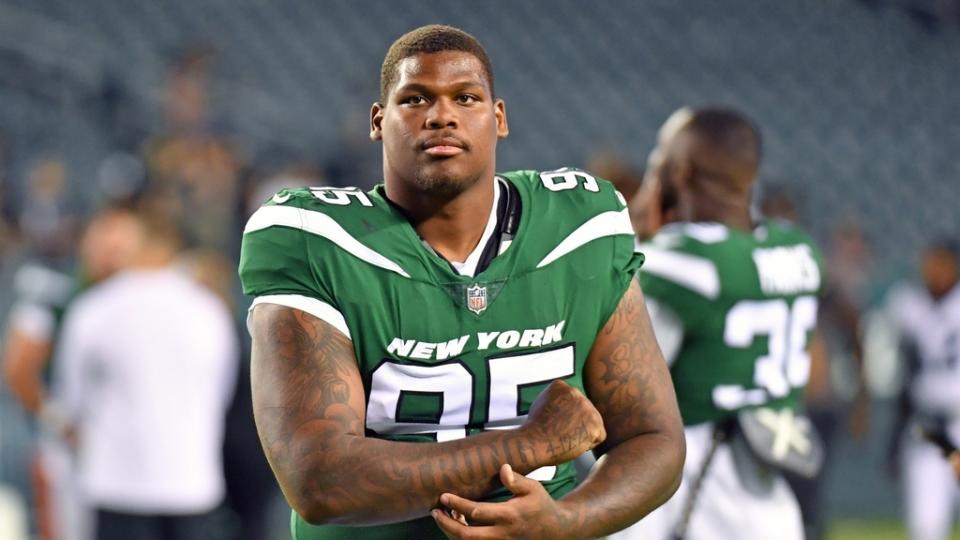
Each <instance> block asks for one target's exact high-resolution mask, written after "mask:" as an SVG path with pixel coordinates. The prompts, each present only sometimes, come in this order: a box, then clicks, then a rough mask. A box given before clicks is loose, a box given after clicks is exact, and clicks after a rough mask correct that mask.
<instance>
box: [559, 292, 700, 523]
mask: <svg viewBox="0 0 960 540" xmlns="http://www.w3.org/2000/svg"><path fill="white" fill-rule="evenodd" d="M584 383H585V386H586V389H587V393H588V395H589V396H590V399H591V400H592V401H593V403H594V405H596V407H597V410H599V411H600V413H601V414H602V415H603V419H604V426H605V427H606V430H607V440H606V441H605V442H604V443H603V444H602V445H601V446H600V447H599V448H598V450H599V452H600V453H603V454H604V455H603V457H602V458H601V459H600V460H599V461H598V463H597V465H596V466H595V467H594V469H593V471H592V473H591V476H590V477H589V478H588V480H587V481H586V482H584V483H583V484H581V485H580V487H578V488H577V489H576V490H575V491H573V492H571V493H570V494H569V495H568V496H567V497H565V498H564V499H563V501H562V502H563V503H564V506H565V507H567V508H568V509H569V510H570V514H571V515H572V516H573V520H574V522H575V523H577V525H576V526H577V527H578V530H582V531H584V533H585V535H586V536H590V537H593V536H603V535H606V534H609V533H611V532H614V531H617V530H620V529H622V528H623V527H625V526H627V525H629V524H630V523H632V522H634V521H636V520H638V519H640V518H641V517H642V516H644V515H645V514H647V513H648V512H650V511H651V510H652V509H654V508H656V507H657V506H659V505H660V504H662V503H663V502H664V501H665V500H666V499H668V498H669V497H670V495H672V494H673V492H674V491H676V488H677V486H678V485H679V481H680V473H681V470H682V468H683V460H684V453H685V446H684V439H683V426H682V424H681V422H680V414H679V411H678V409H677V402H676V396H675V394H674V391H673V384H672V382H671V380H670V373H669V371H668V369H667V367H666V363H665V362H664V360H663V357H662V355H661V354H660V349H659V347H658V346H657V342H656V339H655V338H654V335H653V330H652V328H651V326H650V321H649V318H648V316H647V311H646V306H645V305H644V302H643V294H642V293H641V291H640V286H639V285H638V284H637V283H636V282H633V283H632V284H631V285H630V288H629V289H628V290H627V292H626V293H625V294H624V297H623V299H622V300H621V301H620V305H619V306H618V307H617V310H616V312H615V313H614V315H613V316H612V317H611V318H610V320H609V321H607V324H606V325H605V326H604V328H603V330H602V331H601V333H600V335H598V336H597V340H596V342H595V343H594V347H593V349H592V350H591V352H590V356H589V358H588V360H587V365H586V368H585V372H584Z"/></svg>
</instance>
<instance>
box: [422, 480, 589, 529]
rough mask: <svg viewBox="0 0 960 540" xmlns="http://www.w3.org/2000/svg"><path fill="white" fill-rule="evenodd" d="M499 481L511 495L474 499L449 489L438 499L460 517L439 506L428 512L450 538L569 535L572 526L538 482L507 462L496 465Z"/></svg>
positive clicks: (564, 513)
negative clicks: (488, 500) (481, 500)
mask: <svg viewBox="0 0 960 540" xmlns="http://www.w3.org/2000/svg"><path fill="white" fill-rule="evenodd" d="M500 481H501V482H502V483H503V485H504V487H506V488H507V489H509V490H510V492H511V493H513V495H514V496H513V498H512V499H510V500H508V501H504V502H500V503H478V502H475V501H471V500H469V499H464V498H463V497H458V496H456V495H454V494H452V493H444V494H443V495H441V496H440V503H441V504H443V505H444V506H445V507H446V508H449V509H450V510H452V511H453V512H455V513H456V514H459V515H460V516H461V517H462V519H460V520H458V519H454V518H453V517H451V516H449V515H447V513H446V512H445V511H444V510H442V509H435V510H433V512H432V515H433V519H434V520H435V521H436V522H437V526H439V527H440V530H442V531H443V533H444V534H446V535H447V537H448V538H453V539H463V540H467V539H485V538H537V539H539V538H551V539H563V538H572V537H573V535H575V534H576V532H577V531H576V529H575V528H574V527H572V523H571V517H570V516H568V515H567V514H566V512H565V510H564V508H563V506H562V503H559V502H557V501H554V500H553V498H551V497H550V494H549V493H547V490H545V489H544V488H543V486H542V485H541V484H540V482H537V481H536V480H531V479H530V478H527V477H525V476H523V475H522V474H516V473H514V472H513V468H511V467H510V465H504V466H503V467H501V468H500Z"/></svg>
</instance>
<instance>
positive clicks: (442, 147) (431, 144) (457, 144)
mask: <svg viewBox="0 0 960 540" xmlns="http://www.w3.org/2000/svg"><path fill="white" fill-rule="evenodd" d="M421 146H422V147H423V151H424V153H426V154H428V155H431V156H454V155H457V154H459V153H461V152H463V151H465V150H466V148H467V145H466V144H465V143H464V142H463V141H461V140H460V139H458V138H456V137H435V138H433V139H427V140H426V141H425V142H424V143H423V144H422V145H421Z"/></svg>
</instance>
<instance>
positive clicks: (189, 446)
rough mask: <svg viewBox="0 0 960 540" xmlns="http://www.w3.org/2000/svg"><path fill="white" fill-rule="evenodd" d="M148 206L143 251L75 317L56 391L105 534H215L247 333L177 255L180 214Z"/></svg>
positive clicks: (100, 533) (142, 216)
mask: <svg viewBox="0 0 960 540" xmlns="http://www.w3.org/2000/svg"><path fill="white" fill-rule="evenodd" d="M137 217H138V220H137V221H138V224H139V226H140V227H141V229H142V232H143V242H142V243H141V244H140V246H139V249H138V250H137V254H136V256H135V258H134V261H133V263H132V264H131V265H130V266H129V268H128V269H126V270H124V271H122V272H119V273H117V274H116V275H114V276H112V277H111V278H109V279H107V280H105V281H104V282H102V283H100V284H99V285H97V286H96V287H93V288H92V289H90V290H89V291H87V292H85V293H84V294H83V295H81V296H79V297H78V298H77V299H76V300H75V302H74V303H73V305H72V307H71V309H70V311H69V313H68V314H67V315H66V317H65V320H64V323H63V332H62V336H61V339H60V340H59V343H58V347H57V353H56V364H55V373H54V383H53V384H54V397H55V399H56V401H57V404H58V407H59V410H60V411H61V412H62V414H64V415H65V418H66V420H67V421H68V423H69V425H70V429H69V430H68V433H69V434H70V436H69V438H70V439H72V440H74V441H75V444H76V451H77V463H78V465H77V466H78V473H79V482H80V486H81V488H82V490H83V492H84V494H85V495H86V497H87V498H88V500H89V502H90V504H91V505H93V506H94V507H95V508H96V526H95V531H96V532H95V538H97V539H103V540H108V539H121V538H124V539H126V538H136V539H138V540H152V539H158V540H160V539H177V540H192V539H194V538H206V537H208V536H209V534H210V532H211V531H210V529H211V525H212V524H211V519H210V518H211V514H212V513H213V511H214V510H215V509H216V508H217V507H218V506H219V505H220V504H221V502H222V500H223V497H224V479H223V468H222V454H221V445H222V440H223V426H224V415H225V410H226V408H227V405H228V403H229V400H230V397H231V392H232V389H233V386H234V382H235V374H236V369H237V358H238V354H239V345H238V343H237V337H236V334H235V331H234V326H233V320H232V318H231V315H230V312H229V309H228V308H227V306H226V305H224V303H223V302H222V301H221V299H220V298H218V297H217V296H216V295H215V294H214V293H213V292H211V291H209V290H208V289H207V288H206V287H203V286H202V285H200V284H198V283H197V282H196V280H194V279H193V278H192V277H191V276H189V275H188V274H187V273H186V272H185V271H184V270H183V269H182V268H180V267H178V266H177V265H175V264H174V262H175V259H176V256H177V254H178V252H179V248H180V237H179V234H178V231H177V229H176V226H175V225H174V224H173V223H171V222H170V220H168V219H165V218H164V216H162V215H159V214H158V213H156V212H152V211H149V210H144V211H141V212H138V213H137Z"/></svg>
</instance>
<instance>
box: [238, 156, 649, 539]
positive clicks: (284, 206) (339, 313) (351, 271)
mask: <svg viewBox="0 0 960 540" xmlns="http://www.w3.org/2000/svg"><path fill="white" fill-rule="evenodd" d="M499 177H500V178H501V179H503V180H504V181H506V182H509V183H511V184H513V185H514V186H515V187H516V191H517V193H518V194H519V197H520V206H521V213H520V222H519V227H518V229H517V231H516V234H515V235H514V237H513V239H512V242H511V243H510V245H509V247H507V248H506V249H505V250H503V247H501V253H500V254H499V255H498V256H497V257H495V258H494V259H493V261H492V262H491V263H490V265H489V266H488V267H487V268H486V269H484V270H483V271H482V272H480V273H479V274H477V275H476V276H474V277H469V276H463V275H460V274H459V273H457V272H455V271H454V270H453V269H452V268H451V266H450V264H449V263H448V262H447V261H445V260H443V259H442V258H441V257H439V256H438V255H437V254H435V253H434V252H433V251H432V250H430V249H429V248H428V247H426V246H425V245H424V244H423V242H422V240H421V239H420V238H419V237H418V236H417V234H416V232H415V231H414V229H413V228H412V227H411V225H410V223H409V222H408V221H407V220H406V219H405V218H404V217H403V216H402V215H401V214H400V213H399V212H398V210H397V209H396V208H395V207H394V206H392V204H391V203H390V202H389V201H388V200H387V199H386V197H385V195H384V190H383V187H382V186H378V187H376V188H374V189H372V190H371V191H368V192H363V191H360V190H357V189H353V188H345V189H340V188H311V189H299V190H284V191H281V192H280V193H278V194H277V195H275V196H274V197H273V199H272V200H270V201H269V202H267V203H266V204H265V205H264V206H263V207H261V208H260V209H259V210H258V211H257V212H256V213H255V214H254V215H253V216H252V217H251V218H250V220H249V222H248V224H247V226H246V229H245V231H244V238H243V244H242V253H241V262H240V277H241V280H242V282H243V288H244V292H245V293H246V294H248V295H251V296H255V297H260V298H265V297H270V296H276V295H280V296H287V297H299V298H300V299H301V300H302V301H303V302H305V304H304V305H310V306H313V309H315V310H316V311H315V312H320V313H326V314H328V316H325V317H324V319H325V320H327V321H328V322H331V321H332V323H333V324H335V325H337V326H338V327H339V328H341V330H342V331H344V333H346V334H347V335H348V336H349V337H350V338H351V339H352V342H353V347H354V353H355V355H356V360H357V365H358V368H359V370H360V373H361V377H362V380H363V385H364V390H365V393H366V399H367V408H366V429H367V436H372V437H380V438H385V439H393V440H404V441H422V442H429V441H441V442H442V441H449V440H454V439H459V438H462V437H468V436H470V435H472V434H476V433H479V432H482V431H484V430H490V429H510V428H515V427H517V426H519V425H521V424H522V423H523V421H524V419H525V417H526V414H527V412H528V410H529V408H530V406H531V405H532V403H533V401H534V400H535V399H536V397H537V395H538V394H539V393H540V392H541V391H542V390H543V389H544V388H545V387H546V386H547V385H548V384H549V383H550V382H551V381H553V380H556V379H562V380H564V381H566V382H567V383H569V384H570V385H572V386H574V387H577V388H581V389H582V388H583V380H582V374H583V366H584V362H585V361H586V358H587V355H588V353H589V352H590V349H591V348H592V346H593V342H594V339H595V337H596V335H597V333H598V332H599V330H600V329H601V328H602V327H603V325H604V324H605V323H606V321H607V319H608V318H609V317H610V315H611V314H612V313H613V311H614V310H615V308H616V306H617V304H618V303H619V301H620V298H621V297H622V295H623V293H624V292H625V290H626V288H627V286H628V285H629V283H630V281H631V279H632V278H633V276H634V275H635V272H636V270H637V269H638V268H639V266H640V265H641V264H642V262H643V256H642V255H640V254H639V253H636V252H635V250H634V241H633V232H632V228H631V225H630V221H629V218H628V215H627V210H626V205H625V202H624V200H623V197H622V196H620V194H619V193H617V192H616V190H615V189H614V188H613V187H612V185H611V184H609V183H607V182H605V181H603V180H599V179H596V178H594V177H593V176H591V175H589V174H587V173H585V172H582V171H577V170H572V169H561V170H558V171H553V172H547V173H538V172H534V171H518V172H509V173H504V174H501V175H499ZM340 317H342V320H340V319H339V318H340ZM531 476H532V477H534V478H536V479H537V480H540V481H541V482H542V483H543V485H544V486H545V488H546V489H547V490H548V491H549V492H550V493H551V494H552V495H553V496H554V497H559V496H561V495H563V494H565V493H566V492H568V491H569V490H571V489H572V488H573V487H574V485H575V477H574V470H573V467H572V464H570V463H568V464H564V465H561V466H559V467H550V468H544V469H540V470H538V471H534V472H533V473H531ZM505 496H506V493H505V492H498V493H492V494H490V496H489V498H490V499H496V498H502V497H505ZM292 521H293V530H294V535H295V537H296V538H298V539H307V538H309V539H318V538H353V537H357V538H360V537H362V538H380V537H384V538H387V537H389V538H399V537H404V538H406V537H417V538H421V537H434V536H435V537H438V538H442V534H440V531H439V529H437V528H436V526H435V525H434V524H433V522H432V519H430V518H426V519H421V520H416V521H413V522H407V523H401V524H395V525H390V526H384V527H374V528H359V529H357V528H353V529H352V528H348V527H333V526H326V527H312V526H310V525H307V524H306V523H305V522H303V521H302V520H301V519H300V518H299V517H298V516H297V515H296V514H295V513H294V515H293V516H292Z"/></svg>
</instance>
